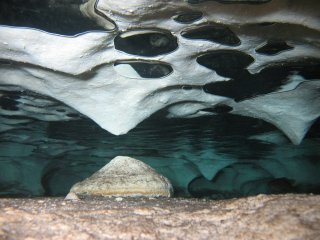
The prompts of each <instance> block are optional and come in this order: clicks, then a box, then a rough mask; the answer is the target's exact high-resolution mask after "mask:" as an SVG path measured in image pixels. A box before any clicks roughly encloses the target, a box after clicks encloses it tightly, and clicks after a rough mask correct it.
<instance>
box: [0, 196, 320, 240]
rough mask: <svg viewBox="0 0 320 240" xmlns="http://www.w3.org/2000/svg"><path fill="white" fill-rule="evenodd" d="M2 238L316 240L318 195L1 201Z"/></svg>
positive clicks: (319, 218)
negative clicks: (227, 198)
mask: <svg viewBox="0 0 320 240" xmlns="http://www.w3.org/2000/svg"><path fill="white" fill-rule="evenodd" d="M0 239H1V240H4V239H28V240H31V239H77V240H78V239H228V240H229V239H268V240H270V239H281V240H283V239H310V240H311V239H312V240H315V239H320V196H319V195H295V194H285V195H268V196H266V195H258V196H256V197H248V198H240V199H231V200H205V199H186V198H184V199H182V198H171V199H165V198H150V199H149V198H83V199H81V200H64V199H63V198H2V199H0Z"/></svg>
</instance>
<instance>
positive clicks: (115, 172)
mask: <svg viewBox="0 0 320 240" xmlns="http://www.w3.org/2000/svg"><path fill="white" fill-rule="evenodd" d="M70 193H75V194H79V195H90V196H150V197H151V196H152V197H160V196H161V197H170V196H172V194H173V188H172V185H171V183H170V181H169V180H168V179H167V178H165V177H163V176H161V175H160V174H158V173H157V172H156V171H155V170H154V169H152V168H151V167H150V166H148V165H147V164H145V163H143V162H141V161H139V160H137V159H134V158H130V157H124V156H118V157H115V158H114V159H112V160H111V161H110V162H109V163H108V164H107V165H105V166H104V167H103V168H101V169H100V170H99V171H98V172H96V173H94V174H93V175H92V176H90V177H88V178H87V179H85V180H83V181H82V182H79V183H76V184H75V185H74V186H72V188H71V190H70ZM70 193H69V194H70ZM67 198H68V196H67Z"/></svg>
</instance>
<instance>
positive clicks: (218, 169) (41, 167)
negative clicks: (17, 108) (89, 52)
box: [0, 113, 320, 198]
mask: <svg viewBox="0 0 320 240" xmlns="http://www.w3.org/2000/svg"><path fill="white" fill-rule="evenodd" d="M160 114H161V113H159V114H158V115H155V116H154V117H153V118H151V119H149V120H147V121H145V122H143V123H142V124H140V125H139V126H138V128H136V129H134V130H132V131H131V132H130V133H128V134H126V135H123V136H113V135H111V134H109V133H107V132H106V131H105V130H103V129H101V128H100V127H98V126H97V125H96V124H95V123H93V122H91V121H90V120H88V119H80V120H75V121H69V122H63V121H60V122H43V121H36V120H32V121H29V122H28V123H24V124H23V125H22V126H23V127H21V128H20V129H15V130H10V131H6V132H3V133H1V134H0V141H1V144H0V194H1V195H2V196H4V195H11V196H12V195H15V196H39V195H54V196H56V195H65V194H66V193H67V192H68V190H69V188H70V186H71V185H72V184H74V183H75V182H77V181H79V180H82V179H83V178H85V177H87V176H89V175H91V174H92V173H93V172H95V171H96V170H98V169H99V168H101V167H102V166H104V165H105V164H106V163H107V162H108V161H110V160H111V159H112V158H114V157H115V156H119V155H126V156H131V157H135V158H137V159H140V160H143V161H144V162H146V163H148V164H149V165H151V166H152V167H154V168H155V169H156V170H157V171H158V172H159V173H161V174H163V175H165V176H166V177H168V178H169V179H170V180H171V181H172V183H173V185H174V187H175V192H176V196H195V197H211V198H229V197H239V196H247V195H255V194H259V193H283V192H313V193H320V179H319V177H318V175H319V172H320V151H319V149H320V134H319V133H320V131H319V125H320V124H319V123H320V121H318V123H317V124H315V125H314V127H313V129H311V131H310V133H309V135H308V137H307V138H306V139H305V140H304V141H303V142H302V144H301V145H299V146H295V145H293V144H292V143H291V142H289V141H288V140H287V139H286V137H285V136H284V135H282V133H281V132H279V131H278V130H277V129H275V128H274V127H272V126H271V125H269V124H267V123H265V122H263V121H261V120H256V119H251V118H244V117H239V116H233V115H231V114H221V115H216V116H214V117H210V118H199V119H169V120H168V119H166V120H161V121H160V120H159V119H164V118H163V117H162V116H161V117H160V116H159V115H160Z"/></svg>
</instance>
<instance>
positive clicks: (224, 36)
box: [0, 0, 320, 144]
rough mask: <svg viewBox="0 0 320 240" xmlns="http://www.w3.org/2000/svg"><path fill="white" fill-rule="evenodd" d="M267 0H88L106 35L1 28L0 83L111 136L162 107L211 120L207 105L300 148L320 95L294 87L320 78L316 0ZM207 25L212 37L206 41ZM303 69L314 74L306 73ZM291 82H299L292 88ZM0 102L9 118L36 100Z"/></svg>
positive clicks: (171, 112)
mask: <svg viewBox="0 0 320 240" xmlns="http://www.w3.org/2000/svg"><path fill="white" fill-rule="evenodd" d="M200 2H201V3H200ZM227 2H228V4H226V3H227ZM253 2H255V1H253ZM259 2H261V1H259ZM267 2H268V3H266V4H249V3H252V1H199V4H190V3H188V2H187V1H182V0H181V1H176V0H174V1H173V0H168V1H156V0H149V1H146V0H135V1H130V2H128V1H124V0H119V1H117V3H114V1H113V0H100V1H97V0H89V1H86V2H85V3H84V4H83V5H82V6H81V11H82V12H83V13H84V14H85V15H87V16H89V17H90V18H93V19H95V20H96V21H97V22H98V24H100V25H101V26H103V27H104V28H105V29H106V30H108V31H105V32H103V31H88V32H84V33H79V34H77V35H73V36H69V35H56V34H53V33H48V32H43V31H40V30H37V29H31V28H24V27H14V26H3V25H1V26H0V32H1V34H0V49H1V50H0V60H1V61H0V84H1V85H2V86H4V88H5V87H6V86H9V85H10V86H11V85H14V86H20V87H21V88H22V89H28V90H30V91H33V92H36V93H39V94H42V95H44V96H48V97H51V98H54V99H57V100H59V101H61V102H63V103H64V104H66V105H68V106H69V107H71V108H74V109H75V110H77V111H78V112H80V113H81V114H83V115H85V116H87V117H89V118H91V119H92V120H93V121H95V122H96V123H97V124H98V125H99V126H101V127H102V128H103V129H105V130H107V131H109V132H110V133H112V134H115V135H120V134H126V133H127V132H128V131H130V130H131V129H133V128H135V127H136V126H137V125H138V124H139V123H141V122H142V121H144V120H145V119H147V118H149V117H150V116H152V115H153V114H155V113H156V112H158V111H160V110H168V116H169V117H183V118H193V117H200V116H204V115H215V114H216V112H214V111H211V109H216V107H217V106H221V105H224V106H226V108H227V109H233V111H231V110H230V113H232V114H237V115H245V116H249V117H254V118H258V119H263V120H264V121H267V122H269V123H271V124H274V125H275V126H276V127H278V128H279V129H280V130H282V131H283V132H284V133H285V134H286V135H287V136H288V138H289V139H290V140H291V141H292V142H293V143H295V144H299V143H300V142H301V141H302V139H303V137H304V136H305V134H306V133H307V131H308V129H309V127H310V126H311V125H312V122H313V121H314V120H315V119H316V118H318V117H319V116H320V113H319V111H317V106H319V105H320V104H319V98H317V97H316V95H317V94H319V93H317V92H315V90H314V89H312V88H305V87H303V88H297V85H298V83H304V82H306V83H307V82H308V81H317V80H318V81H319V79H320V72H319V69H320V68H319V56H320V49H319V46H320V40H319V39H320V27H319V24H318V23H319V16H318V12H317V11H316V9H317V6H319V2H317V1H310V2H307V3H301V2H298V1H294V2H291V1H288V0H279V1H267ZM239 3H241V4H239ZM266 6H267V7H266ZM179 13H181V14H182V17H180V20H181V18H182V20H183V19H184V20H183V21H182V22H184V21H185V20H186V22H189V20H190V19H191V20H192V19H198V18H196V17H197V16H203V17H202V18H199V19H198V20H197V21H196V22H192V21H191V23H189V24H185V22H184V23H183V24H181V21H180V23H179V22H177V21H176V16H177V14H179ZM184 13H197V14H196V15H194V16H190V15H187V16H186V15H183V14H184ZM200 13H201V14H200ZM181 14H180V16H181ZM0 23H1V22H0ZM212 29H215V30H217V33H216V34H213V35H212V31H211V30H212ZM186 34H187V35H186ZM208 34H209V35H208ZM12 39H15V41H12ZM208 39H209V40H210V41H208ZM266 44H267V45H266ZM230 46H232V49H231V48H230ZM288 46H290V47H288ZM57 49H59V51H57ZM216 53H217V54H216ZM221 53H223V54H221ZM274 53H276V54H274ZM292 62H293V63H294V64H296V65H295V67H294V68H290V69H289V70H290V71H288V72H287V74H286V75H284V74H283V71H282V67H283V66H287V64H288V63H292ZM309 65H312V69H313V70H312V73H310V72H309V73H308V74H309V76H305V75H303V74H302V73H303V72H304V69H305V68H308V67H309ZM238 66H239V68H238ZM273 67H274V68H273ZM236 68H237V70H235V69H236ZM265 69H266V70H268V69H269V70H270V69H271V70H270V72H269V70H268V71H266V70H265ZM291 78H296V79H300V80H299V81H296V82H295V84H292V82H290V81H289V80H290V79H291ZM304 86H306V85H304ZM283 88H285V89H286V91H287V92H288V94H282V95H281V97H277V98H275V100H274V101H272V105H270V102H271V101H270V99H269V97H268V96H269V94H277V93H278V92H279V91H280V90H281V89H283ZM290 91H294V93H292V94H290V93H289V92H290ZM299 91H303V94H302V93H301V94H300V93H298V92H299ZM309 95H312V96H314V97H313V99H311V98H309V97H308V96H309ZM264 96H266V97H264ZM294 96H295V97H297V98H299V99H303V100H301V101H300V100H293V99H295V97H294ZM0 98H1V100H2V101H1V104H0V110H1V109H3V110H4V112H5V114H6V115H17V114H20V112H22V109H23V110H24V109H25V110H24V111H23V113H25V112H26V110H28V111H29V110H30V106H26V104H30V101H29V100H32V101H33V99H31V98H28V99H27V100H26V101H27V102H26V104H25V106H24V107H23V106H21V104H20V102H22V101H25V100H24V98H22V99H21V98H20V99H15V98H12V96H11V95H10V94H6V95H5V96H0ZM241 101H242V102H241ZM292 101H300V103H301V104H302V103H303V104H305V105H307V106H309V108H310V109H312V111H302V110H301V109H299V111H298V113H297V114H296V115H295V116H294V117H293V118H292V117H291V112H293V109H294V108H295V106H294V104H292ZM251 103H252V104H251ZM253 103H254V104H253ZM256 103H257V104H259V105H261V106H265V105H266V104H268V110H266V109H265V108H255V104H256ZM32 105H34V104H32ZM37 106H39V107H37ZM93 106H94V107H93ZM31 107H32V108H31V109H32V112H29V115H36V114H34V112H36V111H37V110H38V111H39V112H40V114H39V115H41V114H42V113H43V112H44V111H43V110H41V106H40V104H38V105H37V104H36V106H31ZM42 108H43V107H42ZM271 108H272V109H271ZM57 110H59V111H65V112H66V111H70V112H72V111H71V110H69V109H68V108H67V107H65V108H64V109H60V108H59V109H57ZM208 110H209V111H208ZM59 111H58V112H57V113H56V114H54V115H49V114H47V112H45V114H46V116H47V117H48V121H51V120H52V119H53V118H54V120H57V118H58V119H59V118H61V119H62V120H68V119H72V117H71V118H70V117H68V115H67V113H63V112H59ZM279 114H280V115H281V116H279V117H278V115H279ZM299 114H303V117H302V116H301V117H300V115H299ZM38 118H40V117H38ZM299 118H300V119H299ZM40 119H41V118H40ZM292 121H298V123H296V122H292ZM6 125H7V124H6ZM287 126H290V127H287ZM4 128H5V129H8V128H11V126H4Z"/></svg>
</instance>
